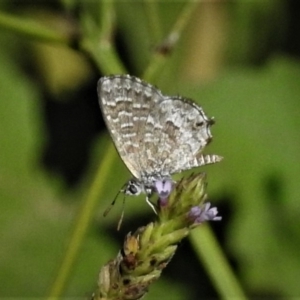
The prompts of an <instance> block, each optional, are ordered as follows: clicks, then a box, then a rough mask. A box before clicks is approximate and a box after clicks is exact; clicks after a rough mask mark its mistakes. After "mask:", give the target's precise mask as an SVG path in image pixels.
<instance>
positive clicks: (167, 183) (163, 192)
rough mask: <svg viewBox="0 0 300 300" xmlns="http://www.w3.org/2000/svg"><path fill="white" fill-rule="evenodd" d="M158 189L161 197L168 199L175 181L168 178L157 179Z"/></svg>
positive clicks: (156, 185) (156, 186)
mask: <svg viewBox="0 0 300 300" xmlns="http://www.w3.org/2000/svg"><path fill="white" fill-rule="evenodd" d="M154 185H155V188H156V191H157V193H158V195H159V198H161V199H166V198H168V196H169V195H170V193H171V191H172V185H173V182H172V180H170V179H167V180H156V181H155V183H154Z"/></svg>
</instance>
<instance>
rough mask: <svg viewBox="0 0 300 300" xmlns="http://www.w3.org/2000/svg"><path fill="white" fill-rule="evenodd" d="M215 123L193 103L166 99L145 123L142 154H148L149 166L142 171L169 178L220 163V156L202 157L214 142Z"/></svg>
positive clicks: (172, 98)
mask: <svg viewBox="0 0 300 300" xmlns="http://www.w3.org/2000/svg"><path fill="white" fill-rule="evenodd" d="M212 124H213V120H212V119H209V118H208V117H207V116H206V115H205V113H204V111H203V109H202V108H201V107H200V106H198V105H196V104H195V103H194V102H192V101H191V100H188V99H185V98H181V97H168V96H165V97H164V101H161V102H159V103H158V104H157V105H156V106H155V108H154V109H153V110H152V111H151V112H150V114H149V117H148V119H147V121H146V129H145V142H144V144H143V150H142V152H148V166H147V167H146V166H145V165H144V166H142V168H143V169H145V170H146V171H147V172H150V173H157V174H160V175H162V176H168V175H170V174H173V173H179V172H181V171H184V170H188V169H191V168H193V167H197V166H201V165H204V164H208V163H214V162H217V161H219V160H221V157H219V156H217V155H211V156H209V155H208V156H202V155H201V154H200V153H201V151H202V150H203V149H204V147H205V146H206V145H207V144H208V143H209V142H210V140H211V139H212V135H211V132H210V126H211V125H212ZM148 137H149V138H148ZM147 138H148V139H147Z"/></svg>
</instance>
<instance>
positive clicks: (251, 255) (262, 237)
mask: <svg viewBox="0 0 300 300" xmlns="http://www.w3.org/2000/svg"><path fill="white" fill-rule="evenodd" d="M299 78H300V64H299V62H297V61H292V60H288V59H286V58H284V57H274V59H273V60H272V61H270V63H269V64H268V65H267V66H266V67H265V68H263V69H245V68H243V69H236V70H231V71H227V72H226V73H224V74H223V76H222V78H219V80H218V81H217V82H214V84H212V85H210V86H207V87H206V88H204V89H203V88H201V89H199V88H195V87H194V88H191V86H189V87H188V88H187V87H186V86H185V87H183V88H182V89H181V91H182V93H185V94H186V95H189V96H191V97H192V98H194V99H199V103H200V102H201V104H202V105H203V107H204V108H205V110H206V111H208V112H209V113H210V112H212V113H213V114H214V115H215V117H216V120H217V124H216V125H215V126H214V128H213V133H214V137H215V139H214V141H213V143H212V146H210V147H208V148H207V150H206V152H207V153H208V152H214V153H217V154H220V155H223V156H224V157H225V159H224V161H222V163H221V164H220V165H218V166H215V167H214V170H211V169H212V168H211V169H209V171H208V172H209V174H210V173H213V172H217V175H213V176H214V177H213V178H211V177H212V176H211V174H210V175H209V179H210V186H212V185H213V186H214V188H216V187H217V186H218V189H219V193H221V192H222V191H223V192H224V191H225V190H226V191H228V192H229V194H230V195H233V196H234V197H233V198H232V201H233V202H232V205H233V207H234V209H235V211H234V216H233V222H232V224H231V225H230V232H229V235H228V238H229V240H228V246H230V248H231V249H232V251H233V252H234V253H235V254H236V255H237V257H238V259H239V265H240V266H241V271H242V275H243V276H244V280H245V282H247V283H248V285H249V286H250V287H251V289H253V290H256V291H258V294H259V292H272V293H274V294H278V295H281V294H284V295H288V296H297V295H299V293H300V288H299V284H298V278H299V276H300V271H299V270H300V261H299V259H298V255H299V251H300V238H299V236H300V221H299V218H298V216H299V213H300V206H299V200H300V199H299V182H298V179H299V176H300V164H299V159H300V151H299V150H300V139H299V129H298V128H300V118H299V116H300V106H299V99H300V85H299ZM184 90H186V92H184ZM212 149H218V150H217V151H213V150H212ZM220 181H221V182H220ZM223 218H224V219H226V216H223Z"/></svg>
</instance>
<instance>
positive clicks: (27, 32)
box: [0, 11, 72, 45]
mask: <svg viewBox="0 0 300 300" xmlns="http://www.w3.org/2000/svg"><path fill="white" fill-rule="evenodd" d="M0 28H5V29H8V30H10V31H12V32H14V33H16V34H20V35H23V36H24V37H28V38H30V39H35V40H38V41H41V42H48V43H59V44H68V45H71V44H72V37H70V36H68V35H67V34H64V33H62V32H61V31H60V32H58V31H55V30H52V29H49V28H47V27H45V26H44V25H41V24H40V23H38V22H36V21H34V20H32V19H25V18H21V17H15V16H12V15H9V14H6V13H4V12H3V11H2V12H0Z"/></svg>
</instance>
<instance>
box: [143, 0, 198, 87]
mask: <svg viewBox="0 0 300 300" xmlns="http://www.w3.org/2000/svg"><path fill="white" fill-rule="evenodd" d="M198 5H199V1H195V0H190V1H188V2H187V3H186V4H185V6H184V8H183V9H182V11H181V13H180V15H179V16H178V18H177V20H176V22H175V24H174V25H173V28H172V29H171V31H170V32H169V34H168V36H167V38H166V39H165V41H163V47H166V48H168V50H167V51H166V53H167V54H169V53H170V52H171V51H172V50H173V48H174V47H175V46H176V45H177V43H178V41H179V39H180V37H181V35H182V32H183V30H184V29H185V27H186V25H187V23H188V21H189V20H190V18H191V15H192V14H193V12H194V11H195V9H196V7H197V6H198ZM166 53H165V51H160V49H159V47H158V50H157V51H155V52H154V54H153V56H152V58H151V59H150V63H149V65H148V67H147V68H146V70H145V72H144V75H143V78H144V79H145V80H146V81H151V82H153V80H152V79H154V78H157V76H158V75H159V74H160V73H161V71H162V69H163V67H164V65H165V63H166V61H167V58H168V57H169V55H166Z"/></svg>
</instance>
